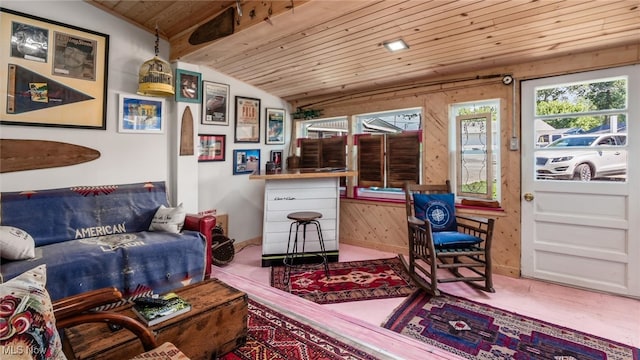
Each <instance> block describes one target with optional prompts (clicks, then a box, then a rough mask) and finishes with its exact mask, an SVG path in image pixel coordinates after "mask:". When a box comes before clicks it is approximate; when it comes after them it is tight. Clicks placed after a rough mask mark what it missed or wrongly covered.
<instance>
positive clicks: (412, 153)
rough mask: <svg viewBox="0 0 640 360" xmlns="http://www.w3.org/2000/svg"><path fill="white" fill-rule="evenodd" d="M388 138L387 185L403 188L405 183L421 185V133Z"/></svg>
mask: <svg viewBox="0 0 640 360" xmlns="http://www.w3.org/2000/svg"><path fill="white" fill-rule="evenodd" d="M385 136H386V138H387V139H386V140H387V141H386V145H387V146H386V149H387V151H386V154H387V185H386V187H390V188H401V187H402V186H403V184H404V182H405V181H411V182H414V183H416V184H419V183H420V132H419V131H413V132H406V133H401V134H395V135H385Z"/></svg>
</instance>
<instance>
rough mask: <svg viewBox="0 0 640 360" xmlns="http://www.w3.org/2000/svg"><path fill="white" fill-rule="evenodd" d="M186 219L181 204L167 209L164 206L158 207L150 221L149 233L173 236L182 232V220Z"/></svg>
mask: <svg viewBox="0 0 640 360" xmlns="http://www.w3.org/2000/svg"><path fill="white" fill-rule="evenodd" d="M186 217H187V212H186V211H185V210H184V208H183V207H182V204H180V205H178V207H174V208H168V207H166V206H164V205H160V207H159V208H158V210H157V211H156V214H155V215H154V216H153V220H151V225H150V226H149V230H150V231H167V232H171V233H174V234H177V233H179V232H180V231H182V226H183V225H184V219H185V218H186Z"/></svg>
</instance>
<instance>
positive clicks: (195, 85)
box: [176, 69, 201, 103]
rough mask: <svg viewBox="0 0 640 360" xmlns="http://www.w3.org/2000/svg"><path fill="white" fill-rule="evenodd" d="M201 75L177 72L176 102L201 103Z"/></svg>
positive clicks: (185, 71)
mask: <svg viewBox="0 0 640 360" xmlns="http://www.w3.org/2000/svg"><path fill="white" fill-rule="evenodd" d="M200 76H201V75H200V73H197V72H193V71H187V70H182V69H177V70H176V101H182V102H191V103H199V102H200Z"/></svg>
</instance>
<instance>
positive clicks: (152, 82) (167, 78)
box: [138, 27, 175, 96]
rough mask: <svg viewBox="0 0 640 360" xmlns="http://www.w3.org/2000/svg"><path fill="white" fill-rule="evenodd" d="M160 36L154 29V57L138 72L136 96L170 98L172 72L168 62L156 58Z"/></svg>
mask: <svg viewBox="0 0 640 360" xmlns="http://www.w3.org/2000/svg"><path fill="white" fill-rule="evenodd" d="M159 42H160V36H159V35H158V28H157V27H156V47H155V54H156V55H155V56H154V57H153V59H151V60H147V61H145V62H144V64H142V66H140V71H139V72H138V94H140V95H148V96H172V95H173V94H175V91H174V89H173V70H172V69H171V65H169V63H168V62H166V61H164V60H162V59H160V58H159V57H158V44H159Z"/></svg>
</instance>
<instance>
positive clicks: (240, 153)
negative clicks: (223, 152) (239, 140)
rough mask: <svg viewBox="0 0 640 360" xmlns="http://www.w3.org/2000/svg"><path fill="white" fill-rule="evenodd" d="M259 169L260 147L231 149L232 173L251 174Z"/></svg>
mask: <svg viewBox="0 0 640 360" xmlns="http://www.w3.org/2000/svg"><path fill="white" fill-rule="evenodd" d="M259 170H260V149H238V150H233V175H241V174H251V173H253V172H257V171H259Z"/></svg>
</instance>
